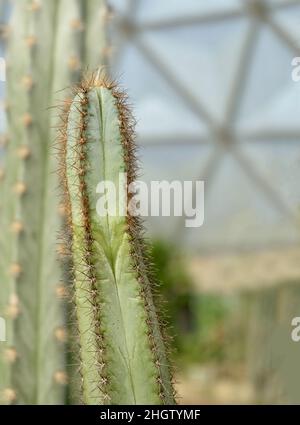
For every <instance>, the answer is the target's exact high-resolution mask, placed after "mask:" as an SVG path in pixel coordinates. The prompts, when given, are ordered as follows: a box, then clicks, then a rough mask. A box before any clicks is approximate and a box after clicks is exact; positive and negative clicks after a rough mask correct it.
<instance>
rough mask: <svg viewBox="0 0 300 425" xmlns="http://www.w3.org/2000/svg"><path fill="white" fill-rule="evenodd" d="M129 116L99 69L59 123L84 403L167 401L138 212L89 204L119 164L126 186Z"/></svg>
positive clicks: (166, 372)
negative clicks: (101, 212) (113, 210)
mask: <svg viewBox="0 0 300 425" xmlns="http://www.w3.org/2000/svg"><path fill="white" fill-rule="evenodd" d="M130 116H131V115H130V111H129V109H128V106H127V102H126V96H125V95H124V94H123V93H121V92H120V91H119V90H118V89H117V88H116V85H115V84H114V83H112V82H110V81H108V79H107V78H104V77H103V76H101V73H100V74H99V73H98V74H97V75H95V76H92V77H91V78H87V79H85V80H84V82H83V83H82V85H81V86H80V87H79V88H78V89H77V90H76V93H75V96H74V99H73V101H72V102H71V104H70V107H69V109H68V111H67V113H66V115H65V117H64V120H63V121H64V125H63V129H62V132H61V134H62V136H61V140H62V148H61V152H60V157H61V158H60V159H61V174H62V181H63V182H64V187H65V193H66V196H65V199H67V205H66V210H67V211H68V222H69V229H70V232H71V244H70V252H71V256H72V263H73V275H74V286H75V289H74V300H75V306H76V315H77V324H78V335H79V342H80V357H81V375H82V395H83V402H84V403H85V404H173V403H174V392H173V387H172V383H171V374H170V367H169V364H168V360H167V355H166V349H165V343H164V338H163V336H162V331H161V329H160V324H159V321H158V318H157V313H156V309H155V307H154V304H153V300H152V293H151V286H152V285H151V283H150V281H151V278H149V273H148V267H147V264H149V262H148V260H147V255H145V248H144V244H143V241H142V239H141V237H140V234H141V233H140V232H141V225H140V222H139V219H138V218H137V217H134V216H133V215H132V214H131V215H129V214H128V213H127V214H122V208H121V206H120V208H119V209H117V214H116V215H115V216H113V215H112V214H109V213H108V214H106V215H104V216H100V215H98V214H97V209H96V205H97V194H96V187H97V185H98V183H99V182H105V181H107V180H108V181H110V182H113V183H114V184H115V185H116V187H117V186H118V181H119V173H123V172H124V173H126V175H127V185H130V184H131V183H132V182H133V181H134V180H135V176H136V172H135V165H134V164H135V158H134V156H135V154H134V152H135V146H134V136H133V124H132V119H131V118H130ZM127 185H126V184H124V185H123V186H122V187H121V188H120V189H119V190H117V195H118V202H117V205H119V202H120V200H122V199H123V200H125V199H126V198H127V187H128V186H127ZM106 196H107V197H106V198H105V200H104V201H105V202H107V210H108V211H111V209H110V208H113V205H114V201H113V199H111V198H110V196H108V195H106ZM128 198H129V197H128ZM120 205H121V204H120Z"/></svg>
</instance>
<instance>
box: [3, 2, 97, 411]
mask: <svg viewBox="0 0 300 425" xmlns="http://www.w3.org/2000/svg"><path fill="white" fill-rule="evenodd" d="M104 7H105V5H104V1H103V0H88V1H86V0H50V1H49V0H18V1H15V2H14V4H13V14H12V20H11V23H10V26H9V30H8V29H7V28H6V35H7V37H8V56H7V105H6V107H7V115H8V127H9V128H8V136H7V138H6V139H5V141H6V142H7V148H6V154H5V168H4V170H3V171H1V174H0V176H1V177H2V181H1V182H0V185H2V188H1V200H0V204H1V205H0V253H1V254H0V316H1V317H4V318H5V319H6V323H7V341H6V343H0V350H1V351H0V403H12V402H14V403H20V404H60V403H63V402H64V397H65V394H64V393H65V388H64V387H65V383H66V380H67V377H66V371H65V358H64V357H65V356H64V351H65V350H64V347H63V344H64V342H65V338H66V331H65V318H64V313H63V309H62V300H61V297H62V296H63V295H64V293H65V287H64V284H63V282H62V274H61V272H60V267H59V261H58V260H57V257H58V256H60V255H62V254H63V251H64V250H63V246H60V245H58V246H57V240H56V238H57V232H58V231H59V230H60V223H61V218H62V217H61V215H62V214H63V208H62V207H61V206H60V205H59V202H58V201H57V198H58V192H57V186H58V184H57V176H56V174H55V159H54V158H55V155H54V152H53V142H54V137H55V132H54V128H53V127H55V126H56V123H57V118H56V117H55V116H54V114H53V113H52V110H51V109H49V107H51V106H53V105H54V104H56V103H57V101H59V99H61V96H65V93H63V94H61V90H63V89H65V88H66V87H67V86H69V85H70V83H73V82H75V81H77V79H78V77H79V74H80V70H81V68H82V67H85V66H90V67H95V66H96V64H97V65H98V64H101V57H102V55H103V52H104V50H103V48H104V45H105V37H104V29H103V27H104V20H105V9H104ZM91 39H93V44H92V47H91V43H90V41H91ZM56 251H58V255H57V252H56Z"/></svg>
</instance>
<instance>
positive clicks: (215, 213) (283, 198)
mask: <svg viewBox="0 0 300 425" xmlns="http://www.w3.org/2000/svg"><path fill="white" fill-rule="evenodd" d="M110 5H111V8H112V10H113V20H112V29H113V37H112V46H113V58H114V71H115V74H116V75H120V76H121V81H122V82H123V83H124V85H125V86H126V87H128V89H129V94H130V96H131V98H132V100H133V103H134V110H135V114H136V116H137V120H138V126H137V131H138V140H139V144H140V146H141V152H142V160H143V166H144V169H145V179H146V180H153V179H156V180H157V179H158V180H160V179H166V180H173V179H182V180H196V179H200V180H204V181H205V222H204V225H203V226H202V227H201V228H198V229H192V230H191V229H187V228H184V225H183V222H182V220H181V219H179V220H178V218H176V217H174V218H172V217H171V218H161V219H157V218H152V219H149V220H148V223H149V225H150V228H151V230H152V232H153V233H154V234H156V235H165V236H166V237H170V238H172V239H174V240H176V241H181V242H184V243H185V244H186V246H188V247H192V248H193V250H194V251H196V252H197V251H202V252H210V251H226V252H228V251H229V250H230V251H231V250H241V249H242V250H244V249H247V250H248V249H255V250H256V249H258V248H259V249H265V248H267V249H271V248H272V249H273V248H275V249H277V248H278V247H280V248H281V249H282V248H283V247H287V246H291V245H295V244H298V242H299V235H300V227H299V220H298V206H299V205H298V204H299V199H300V188H299V184H298V178H299V167H300V163H299V160H300V156H299V154H300V151H299V136H300V123H299V110H300V83H299V84H297V83H295V82H294V81H293V80H292V78H291V72H292V66H291V61H292V59H293V58H294V57H295V56H300V30H299V27H300V14H299V12H300V2H299V1H298V0H269V1H267V0H247V1H239V0H227V1H223V0H213V1H209V2H199V1H198V0H186V1H185V2H180V1H174V0H165V1H163V2H162V1H159V0H132V1H125V0H124V1H122V0H111V1H110Z"/></svg>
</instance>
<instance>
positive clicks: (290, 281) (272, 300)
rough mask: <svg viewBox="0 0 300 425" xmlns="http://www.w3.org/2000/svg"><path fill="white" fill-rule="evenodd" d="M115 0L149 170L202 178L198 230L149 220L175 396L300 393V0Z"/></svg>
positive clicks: (262, 397)
mask: <svg viewBox="0 0 300 425" xmlns="http://www.w3.org/2000/svg"><path fill="white" fill-rule="evenodd" d="M109 4H110V40H111V48H110V52H109V53H110V59H111V63H112V72H113V75H115V76H117V78H118V79H119V80H120V81H121V83H122V85H124V87H126V89H128V93H129V96H130V99H131V101H132V103H133V108H134V114H135V116H136V118H137V139H138V144H139V147H140V149H139V153H140V158H141V162H142V171H143V179H145V180H146V181H149V182H150V181H151V180H169V181H171V180H182V181H183V180H193V181H194V180H204V181H205V220H204V224H203V226H202V227H200V228H192V229H188V228H186V227H185V226H184V220H182V218H178V217H165V218H162V217H152V218H149V219H148V220H147V221H146V227H147V234H148V236H149V237H150V238H151V239H152V240H153V255H154V259H155V265H156V273H157V276H158V278H159V279H160V281H161V282H162V288H161V291H162V295H163V297H164V298H165V299H166V300H167V301H168V306H167V311H168V318H169V319H168V320H169V322H170V326H171V333H172V345H173V350H172V351H173V354H172V356H173V362H174V364H175V367H176V370H177V371H178V372H177V374H176V378H177V381H178V383H177V390H178V394H179V397H180V398H179V400H180V402H181V403H194V404H200V403H224V404H226V403H300V367H299V366H300V342H299V343H295V342H293V341H292V339H291V331H292V327H291V321H292V319H293V318H294V317H296V316H300V286H299V278H300V249H299V243H300V222H299V206H300V185H299V179H300V149H299V140H300V120H299V116H300V82H299V83H296V82H294V81H293V80H292V76H291V74H292V70H293V67H292V65H291V62H292V59H293V58H294V57H297V56H300V0H268V1H267V0H226V1H225V0H210V1H205V2H204V1H199V0H185V1H184V2H183V1H180V0H164V1H161V0H127V1H126V0H110V1H109ZM2 19H3V20H5V15H4V14H3V15H2ZM0 54H1V50H0ZM0 85H1V96H2V97H3V91H4V83H0ZM4 128H5V116H4V111H3V109H2V111H1V131H3V130H4Z"/></svg>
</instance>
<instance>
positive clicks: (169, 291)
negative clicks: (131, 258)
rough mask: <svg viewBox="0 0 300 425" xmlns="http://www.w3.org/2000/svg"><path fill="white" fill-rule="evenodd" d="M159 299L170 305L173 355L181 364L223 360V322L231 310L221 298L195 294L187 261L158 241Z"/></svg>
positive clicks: (155, 248)
mask: <svg viewBox="0 0 300 425" xmlns="http://www.w3.org/2000/svg"><path fill="white" fill-rule="evenodd" d="M152 257H153V261H154V266H155V267H154V269H155V274H156V279H157V280H158V281H159V282H161V287H160V289H159V294H158V296H159V297H162V299H163V300H165V301H167V302H168V308H167V321H168V322H169V324H170V326H172V327H171V330H172V337H173V338H172V339H173V348H174V350H173V351H174V355H175V356H176V358H177V360H178V361H179V362H181V363H184V364H187V363H192V362H207V361H214V360H220V359H223V358H224V356H225V345H224V320H225V319H226V318H227V316H228V313H229V311H230V308H229V306H228V304H227V302H226V300H225V299H224V298H222V297H220V296H216V295H210V294H199V293H195V288H194V286H193V283H192V280H191V278H190V276H189V274H188V271H187V268H186V264H185V259H184V256H183V254H182V252H180V250H179V249H178V248H176V247H175V246H173V245H171V244H168V243H166V242H163V241H159V240H156V241H154V243H153V245H152Z"/></svg>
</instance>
